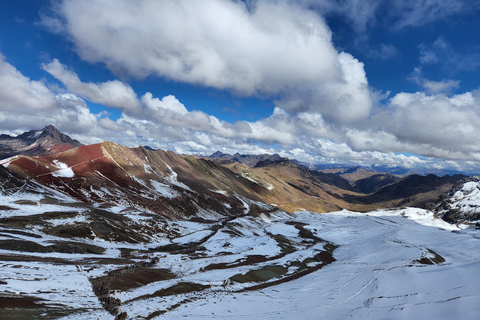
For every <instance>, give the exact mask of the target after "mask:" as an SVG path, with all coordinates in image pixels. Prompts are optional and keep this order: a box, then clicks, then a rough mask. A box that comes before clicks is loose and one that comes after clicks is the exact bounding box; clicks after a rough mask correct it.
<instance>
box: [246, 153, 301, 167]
mask: <svg viewBox="0 0 480 320" xmlns="http://www.w3.org/2000/svg"><path fill="white" fill-rule="evenodd" d="M277 156H278V155H277ZM268 166H291V167H300V165H299V164H298V162H297V161H296V160H290V159H288V158H280V159H276V160H272V159H265V160H262V161H259V162H257V164H256V165H255V166H254V167H255V168H262V167H268Z"/></svg>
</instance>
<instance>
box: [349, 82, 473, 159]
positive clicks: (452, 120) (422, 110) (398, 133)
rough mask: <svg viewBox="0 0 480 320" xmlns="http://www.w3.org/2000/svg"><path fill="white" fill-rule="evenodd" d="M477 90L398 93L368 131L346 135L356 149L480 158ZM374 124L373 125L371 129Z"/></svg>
mask: <svg viewBox="0 0 480 320" xmlns="http://www.w3.org/2000/svg"><path fill="white" fill-rule="evenodd" d="M479 106H480V97H479V95H478V92H466V93H463V94H458V95H454V96H452V97H449V96H447V95H445V94H432V95H428V94H425V93H424V92H417V93H399V94H397V95H395V96H394V97H392V98H391V99H390V102H389V106H388V108H383V109H382V110H380V111H378V113H376V114H375V115H374V116H373V117H372V121H373V123H374V124H372V126H371V128H372V129H370V131H368V130H363V131H358V132H355V134H352V135H351V136H349V139H350V141H351V143H352V145H354V146H355V147H356V149H358V150H379V151H383V152H388V151H393V152H411V153H416V154H421V155H425V156H434V157H440V158H450V159H464V160H480V157H479V156H480V154H479V151H480V142H479V140H478V138H477V136H476V133H475V132H476V131H477V126H478V125H477V124H478V121H480V112H479V110H480V108H479ZM373 128H374V129H373Z"/></svg>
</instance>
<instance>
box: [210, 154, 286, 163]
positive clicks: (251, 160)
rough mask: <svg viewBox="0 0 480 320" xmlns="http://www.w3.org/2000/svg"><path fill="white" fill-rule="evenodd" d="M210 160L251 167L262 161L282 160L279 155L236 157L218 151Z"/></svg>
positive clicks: (236, 155) (235, 155) (237, 155)
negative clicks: (232, 162)
mask: <svg viewBox="0 0 480 320" xmlns="http://www.w3.org/2000/svg"><path fill="white" fill-rule="evenodd" d="M207 158H208V159H212V160H227V161H235V162H239V163H244V164H246V165H247V166H249V167H253V166H255V165H257V164H258V163H259V162H260V161H265V160H271V161H278V160H280V159H282V157H280V156H279V155H278V154H258V155H251V154H240V153H238V152H237V153H236V154H234V155H230V154H225V153H222V152H220V151H217V152H215V153H213V154H212V155H210V156H209V157H207Z"/></svg>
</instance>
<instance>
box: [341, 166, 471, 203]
mask: <svg viewBox="0 0 480 320" xmlns="http://www.w3.org/2000/svg"><path fill="white" fill-rule="evenodd" d="M465 177H466V176H464V175H460V174H458V175H453V176H448V175H447V176H443V177H439V176H436V175H433V174H430V175H428V176H421V175H417V174H413V175H410V176H407V177H405V178H402V179H401V180H399V181H397V182H395V183H392V184H389V185H386V186H384V187H382V188H380V189H379V190H377V191H376V192H374V193H373V194H370V195H367V196H346V200H347V201H349V202H359V203H364V204H372V205H376V206H378V207H383V208H391V207H401V206H409V207H419V208H426V207H428V206H429V205H431V204H432V203H434V202H436V201H437V200H438V199H439V198H440V197H441V196H442V195H443V194H444V193H445V192H447V191H448V190H450V189H451V187H452V186H453V185H454V184H455V183H456V182H457V181H459V180H461V179H463V178H465Z"/></svg>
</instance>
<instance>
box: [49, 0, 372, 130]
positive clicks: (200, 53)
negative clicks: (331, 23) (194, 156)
mask: <svg viewBox="0 0 480 320" xmlns="http://www.w3.org/2000/svg"><path fill="white" fill-rule="evenodd" d="M93 2H94V3H95V5H91V4H92V3H93ZM56 13H57V15H58V16H59V17H61V18H59V19H58V20H56V21H64V24H63V27H64V29H65V30H66V33H67V34H68V37H69V39H71V40H72V41H73V43H74V45H75V48H76V51H77V53H78V54H79V55H80V57H81V58H83V59H85V60H86V61H88V62H92V63H97V62H100V63H104V64H105V65H106V66H107V67H108V68H109V69H110V70H111V71H112V72H114V73H115V74H117V75H122V76H124V77H129V76H130V77H136V78H144V77H146V76H152V75H153V76H160V77H165V78H168V79H172V80H175V81H181V82H186V83H190V84H194V85H201V86H205V87H212V88H216V89H222V90H229V91H231V92H233V93H235V94H237V95H243V96H262V97H265V96H267V97H275V98H278V101H279V103H281V104H282V108H284V109H286V110H288V111H318V112H323V113H325V115H326V116H327V117H331V119H332V120H335V121H344V120H345V121H347V122H349V121H353V120H356V119H358V118H361V117H364V116H365V115H366V114H368V111H369V110H370V108H371V105H372V102H371V98H370V92H369V90H368V86H367V85H366V84H367V80H366V78H365V73H364V71H363V64H362V63H360V62H359V61H358V60H356V59H355V58H353V57H352V56H351V55H349V54H346V53H340V54H339V53H338V52H337V51H336V50H335V48H334V47H333V44H332V42H331V31H330V29H329V28H328V26H327V25H326V24H325V22H324V20H323V19H322V17H321V16H319V15H318V14H316V13H315V12H313V11H311V10H307V9H304V8H303V7H301V6H298V5H295V4H294V3H290V2H288V1H275V2H273V1H259V2H256V3H255V5H254V6H252V7H247V5H246V4H245V3H244V2H242V1H229V0H206V1H188V0H180V1H173V0H171V1H154V0H141V1H136V2H135V5H134V6H133V5H132V2H130V1H127V0H118V1H115V2H100V3H99V2H98V1H93V0H82V1H76V0H64V1H62V2H60V3H59V5H58V6H57V7H56ZM112 17H115V19H112ZM49 21H50V20H47V23H48V22H49ZM350 70H354V71H353V72H351V71H350ZM332 102H338V104H337V103H334V104H332ZM337 105H338V107H337ZM345 110H348V111H352V112H349V113H348V114H349V116H348V117H343V116H342V114H341V113H342V112H343V111H345Z"/></svg>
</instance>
